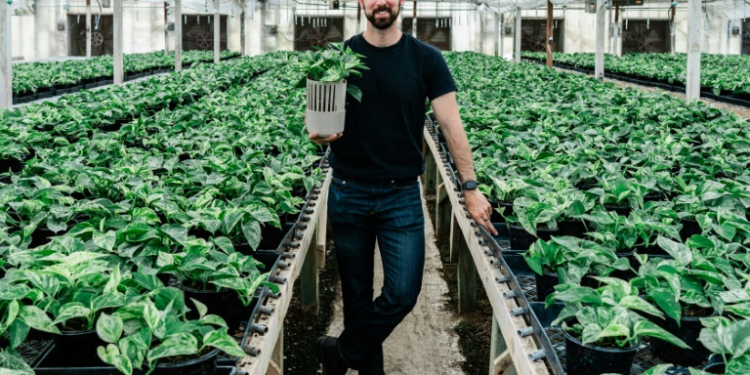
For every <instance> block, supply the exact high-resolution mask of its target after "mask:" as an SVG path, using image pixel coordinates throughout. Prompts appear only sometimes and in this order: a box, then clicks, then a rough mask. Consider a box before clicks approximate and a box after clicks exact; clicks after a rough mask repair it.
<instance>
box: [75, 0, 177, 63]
mask: <svg viewBox="0 0 750 375" xmlns="http://www.w3.org/2000/svg"><path fill="white" fill-rule="evenodd" d="M86 1H89V0H86ZM164 54H165V55H169V2H168V1H165V2H164Z"/></svg>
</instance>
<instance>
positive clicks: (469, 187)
mask: <svg viewBox="0 0 750 375" xmlns="http://www.w3.org/2000/svg"><path fill="white" fill-rule="evenodd" d="M478 186H479V184H478V183H477V182H476V181H474V180H469V181H466V182H464V190H469V191H471V190H475V189H476V188H477V187H478Z"/></svg>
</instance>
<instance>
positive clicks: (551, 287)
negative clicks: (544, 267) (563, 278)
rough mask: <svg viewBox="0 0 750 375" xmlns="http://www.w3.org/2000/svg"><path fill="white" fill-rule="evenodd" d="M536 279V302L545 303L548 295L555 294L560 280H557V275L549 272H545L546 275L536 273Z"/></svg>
mask: <svg viewBox="0 0 750 375" xmlns="http://www.w3.org/2000/svg"><path fill="white" fill-rule="evenodd" d="M534 277H536V300H537V301H539V302H543V301H544V300H545V299H546V298H547V296H548V295H550V294H552V293H554V292H555V285H557V284H558V283H559V282H560V280H559V279H558V278H557V274H556V273H549V272H544V275H540V274H538V273H534Z"/></svg>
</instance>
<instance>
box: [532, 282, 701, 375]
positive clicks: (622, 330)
mask: <svg viewBox="0 0 750 375" xmlns="http://www.w3.org/2000/svg"><path fill="white" fill-rule="evenodd" d="M595 279H597V280H598V281H600V282H602V283H604V284H606V285H605V286H603V287H600V288H598V289H596V290H594V289H591V288H588V287H582V286H577V285H571V284H561V285H558V286H557V287H556V288H555V289H556V292H555V293H553V294H550V295H549V296H548V297H547V301H546V305H547V306H548V307H549V306H550V305H551V304H553V303H555V302H558V301H560V302H563V304H564V305H565V307H564V308H563V310H562V311H561V312H560V315H559V316H558V317H557V319H555V321H553V322H552V325H553V326H554V325H558V324H560V323H562V331H563V334H564V335H565V344H566V345H565V348H566V355H567V361H566V364H567V368H566V370H567V373H568V374H576V375H599V374H605V373H619V374H629V373H630V368H631V367H632V364H633V358H634V357H635V354H636V351H637V350H638V347H639V345H640V340H641V338H642V337H654V338H660V339H663V340H666V341H668V342H670V343H673V344H675V345H677V346H680V347H682V348H687V347H688V346H687V345H686V344H685V343H684V342H682V340H680V339H679V338H677V337H675V336H674V335H672V334H671V333H669V332H667V331H665V330H664V329H662V328H661V327H659V326H658V325H656V324H654V323H652V322H651V321H649V320H648V319H645V318H644V317H643V316H642V315H640V314H641V313H645V314H649V315H653V316H655V317H658V318H661V317H662V313H661V312H660V311H659V309H657V308H656V307H654V306H653V305H652V304H650V303H649V302H647V301H645V300H643V299H642V298H641V297H639V296H638V289H637V288H632V287H631V286H630V285H629V284H628V283H627V282H625V281H623V280H620V279H616V278H611V277H596V278H595Z"/></svg>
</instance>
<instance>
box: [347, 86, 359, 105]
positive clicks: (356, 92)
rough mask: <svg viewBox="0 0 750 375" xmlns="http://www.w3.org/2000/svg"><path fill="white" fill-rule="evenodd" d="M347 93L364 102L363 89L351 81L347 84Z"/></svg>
mask: <svg viewBox="0 0 750 375" xmlns="http://www.w3.org/2000/svg"><path fill="white" fill-rule="evenodd" d="M346 93H347V94H349V95H351V96H352V97H353V98H354V100H356V101H358V102H362V90H361V89H360V88H359V87H357V86H355V85H352V84H351V83H350V84H347V85H346Z"/></svg>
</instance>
